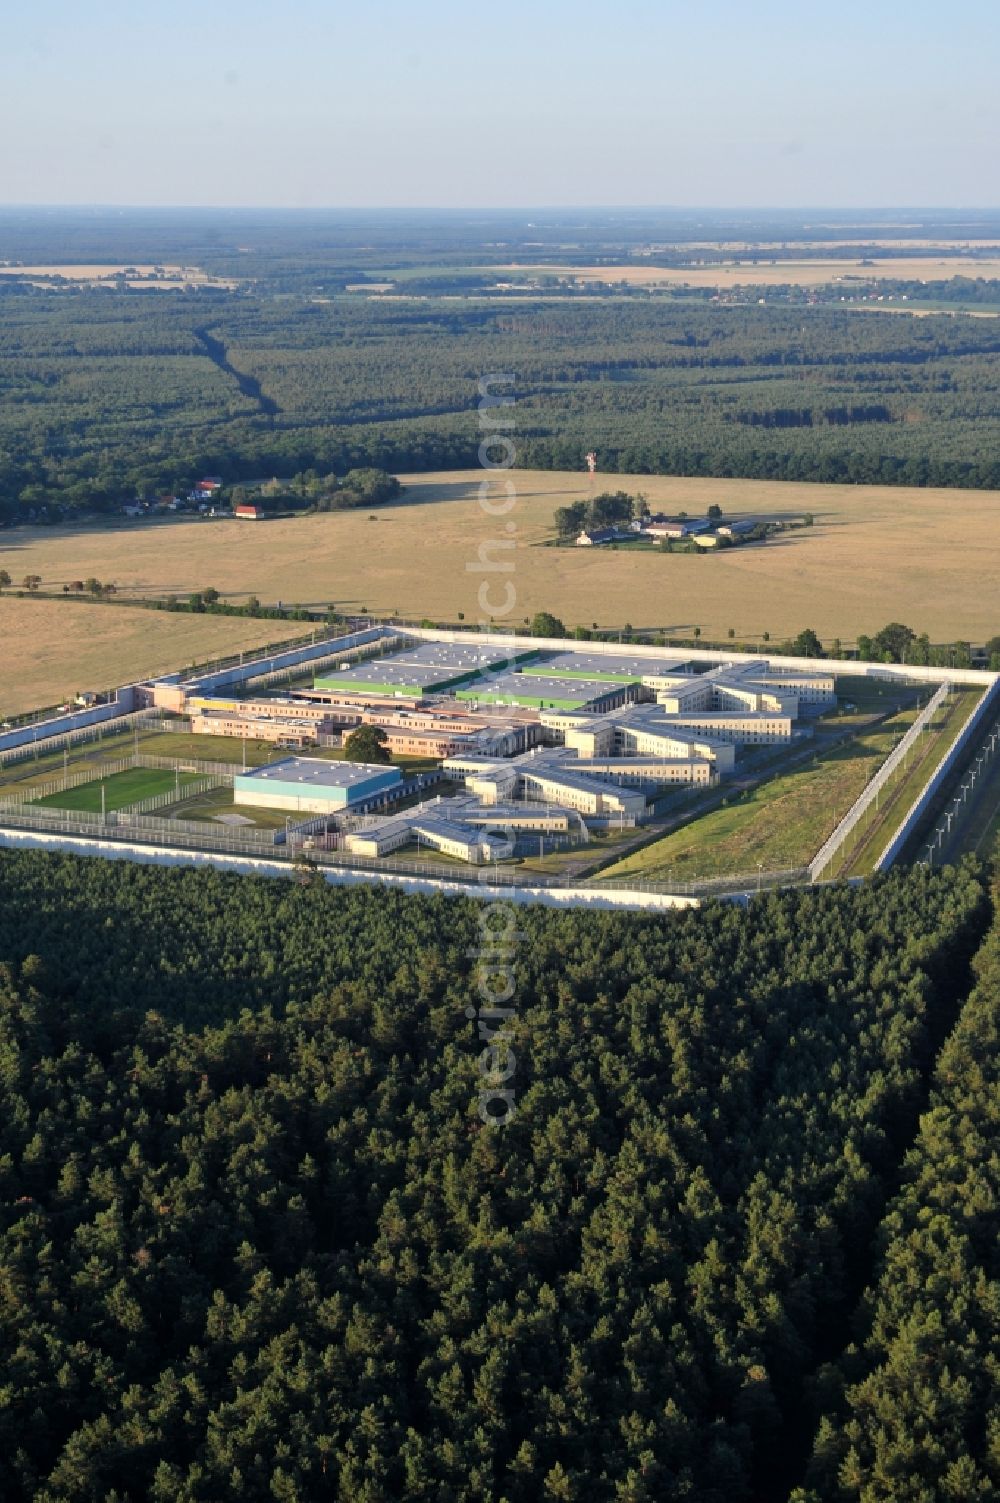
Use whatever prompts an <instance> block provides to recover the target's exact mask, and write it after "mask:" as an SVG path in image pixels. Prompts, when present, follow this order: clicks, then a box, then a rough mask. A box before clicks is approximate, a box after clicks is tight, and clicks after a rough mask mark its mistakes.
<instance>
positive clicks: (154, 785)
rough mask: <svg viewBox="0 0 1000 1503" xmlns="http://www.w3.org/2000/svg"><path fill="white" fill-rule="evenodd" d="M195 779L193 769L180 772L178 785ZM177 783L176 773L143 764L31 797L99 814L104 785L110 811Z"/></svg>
mask: <svg viewBox="0 0 1000 1503" xmlns="http://www.w3.org/2000/svg"><path fill="white" fill-rule="evenodd" d="M196 781H197V775H196V774H194V773H187V772H182V773H181V774H180V787H181V789H182V790H183V789H184V788H187V787H190V785H191V784H192V783H194V782H196ZM176 787H177V775H176V774H174V773H172V772H160V771H157V770H154V769H150V768H146V767H132V768H130V769H129V770H128V772H118V773H114V774H113V775H112V776H111V777H109V778H95V779H94V781H93V782H92V783H83V784H81V786H80V787H79V788H71V789H70V790H69V791H68V792H67V793H50V794H48V795H46V797H45V798H39V799H35V800H34V802H35V803H36V804H44V805H45V806H46V807H47V808H50V809H72V810H79V811H82V812H84V813H88V814H100V812H101V789H102V788H103V789H104V800H105V802H104V807H105V809H106V810H107V811H108V813H109V814H110V813H111V812H112V810H115V809H126V808H128V806H129V805H130V804H136V803H138V802H139V800H140V799H144V798H152V797H153V796H154V795H155V794H157V793H170V792H172V791H173V790H174V789H175V788H176Z"/></svg>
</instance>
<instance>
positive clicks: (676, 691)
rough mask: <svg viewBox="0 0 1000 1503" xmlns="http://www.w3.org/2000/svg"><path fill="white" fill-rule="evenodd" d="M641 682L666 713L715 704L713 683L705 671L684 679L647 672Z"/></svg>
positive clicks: (700, 708) (709, 707) (703, 708)
mask: <svg viewBox="0 0 1000 1503" xmlns="http://www.w3.org/2000/svg"><path fill="white" fill-rule="evenodd" d="M642 683H643V687H644V688H646V689H652V690H653V691H654V693H655V695H656V702H657V704H659V705H661V706H662V707H663V709H664V710H665V711H666V712H667V714H668V715H679V714H681V713H682V712H691V711H696V710H710V709H711V708H712V707H713V705H714V704H715V684H714V683H713V682H712V679H711V678H710V676H709V675H708V674H707V673H706V674H701V675H698V676H696V677H692V678H684V679H677V678H675V677H674V676H673V675H669V676H664V675H661V674H652V673H649V674H647V675H646V677H645V678H644V679H643V680H642Z"/></svg>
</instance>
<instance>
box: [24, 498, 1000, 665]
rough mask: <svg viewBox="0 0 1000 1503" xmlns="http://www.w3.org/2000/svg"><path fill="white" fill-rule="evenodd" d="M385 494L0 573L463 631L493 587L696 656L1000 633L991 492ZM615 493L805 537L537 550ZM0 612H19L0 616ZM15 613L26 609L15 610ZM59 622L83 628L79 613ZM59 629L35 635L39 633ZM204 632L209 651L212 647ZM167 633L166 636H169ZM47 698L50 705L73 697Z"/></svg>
mask: <svg viewBox="0 0 1000 1503" xmlns="http://www.w3.org/2000/svg"><path fill="white" fill-rule="evenodd" d="M402 478H403V480H404V483H405V487H406V490H405V500H404V502H403V503H402V504H398V505H391V506H382V507H379V508H378V509H377V510H374V511H372V512H368V511H367V510H362V511H352V512H332V513H327V514H321V515H308V516H301V517H295V518H290V519H287V520H275V521H267V522H262V523H252V524H247V523H241V522H235V521H230V520H227V521H224V522H213V523H204V522H193V521H192V522H186V521H176V522H171V523H169V524H163V525H157V526H143V525H136V524H133V525H131V526H129V525H126V526H125V527H121V528H117V529H108V528H106V527H92V528H79V527H73V528H69V529H59V528H46V529H44V530H39V529H14V530H10V531H8V532H7V533H5V534H0V545H2V546H0V565H2V564H4V563H6V566H7V568H8V569H9V571H10V573H11V574H12V575H14V577H15V578H19V577H22V576H23V575H24V574H25V573H27V572H36V573H38V574H40V575H41V577H42V580H43V588H46V589H61V587H62V584H63V583H65V582H67V581H69V580H72V579H74V578H79V577H86V576H87V575H90V574H93V575H96V576H97V577H98V578H101V579H109V580H113V581H114V582H115V583H116V585H117V586H118V588H119V591H123V592H125V593H130V594H135V595H137V596H142V597H147V598H148V597H159V596H163V595H167V594H178V595H184V594H186V593H187V592H189V591H191V590H197V589H204V588H206V587H209V586H212V587H214V588H215V589H218V590H220V591H221V592H222V594H223V596H224V597H225V598H227V599H230V600H234V601H242V600H245V599H246V598H247V596H248V595H249V594H251V593H255V594H257V595H258V596H259V597H260V598H261V600H263V601H264V602H265V603H267V602H273V601H275V600H278V599H281V600H283V601H285V602H292V601H294V602H296V603H298V604H310V605H323V606H325V605H326V604H328V603H329V602H331V601H333V602H334V603H335V604H336V605H337V608H338V609H341V610H346V611H354V610H362V609H364V608H367V609H368V610H369V611H370V612H372V613H373V614H375V615H382V616H393V615H397V614H400V615H405V616H408V617H410V618H413V617H416V618H420V617H422V616H424V615H426V616H430V617H431V618H433V619H441V620H448V619H450V620H454V619H455V617H456V613H457V612H458V611H461V612H463V614H464V616H465V620H466V622H467V623H468V624H470V625H474V624H475V623H476V622H477V621H478V620H479V618H480V615H481V612H480V609H479V606H478V603H477V594H478V591H479V587H480V585H481V583H482V582H483V580H484V579H492V583H493V588H492V590H491V593H490V595H489V596H488V597H487V598H488V599H492V600H495V601H503V600H504V598H505V592H504V589H503V584H502V582H503V581H504V580H505V579H507V578H509V579H510V580H511V581H512V582H513V585H514V589H515V592H516V606H515V609H514V610H513V612H512V613H511V614H510V615H509V616H507V617H504V618H501V617H499V616H498V618H497V624H508V625H511V626H515V625H520V624H521V623H522V621H523V620H524V619H525V618H530V617H531V616H532V615H533V614H534V613H535V612H536V611H539V610H548V611H551V612H553V613H554V614H555V615H556V616H558V617H559V618H560V619H561V620H562V621H563V622H564V623H565V624H566V626H567V627H569V628H573V627H575V626H578V625H582V626H587V627H589V626H591V625H592V624H593V623H594V622H595V621H596V622H597V624H598V625H599V626H600V627H601V628H616V627H617V628H621V627H623V626H625V625H626V624H630V625H632V626H634V627H635V628H637V629H639V628H662V629H665V630H667V631H668V632H670V633H674V634H677V635H684V634H685V633H689V632H692V631H693V629H694V628H695V627H699V628H700V629H701V633H702V635H703V636H704V637H705V638H706V639H717V640H721V639H725V637H726V635H727V632H728V631H729V629H730V628H733V629H734V631H735V633H736V636H737V638H738V639H740V640H751V641H752V640H753V639H754V638H755V637H760V636H762V634H763V633H764V632H768V633H769V634H770V638H771V640H772V642H773V641H777V640H779V639H781V638H783V637H787V636H790V635H795V634H796V633H798V632H799V631H801V630H802V629H803V628H804V627H806V626H811V627H812V628H813V629H814V630H815V631H816V632H818V633H819V635H820V636H821V637H823V638H825V639H826V640H828V641H829V640H832V639H833V638H835V637H840V638H841V639H842V640H843V641H844V642H849V641H851V640H852V639H853V638H854V637H855V636H856V635H857V634H858V633H859V632H860V633H864V632H871V631H873V630H877V629H878V628H879V627H880V626H882V625H884V623H885V622H886V621H888V620H899V621H903V622H906V623H907V624H908V625H910V626H912V627H913V628H914V629H915V630H916V631H918V632H920V631H926V632H928V633H929V635H930V636H931V638H932V640H934V641H953V640H955V639H967V640H971V641H974V642H982V641H985V640H987V639H988V638H989V637H991V636H993V635H994V634H996V632H997V631H998V629H1000V606H998V605H997V601H998V600H1000V492H997V491H990V492H977V493H975V494H970V493H968V492H962V491H959V492H956V491H947V490H935V489H925V488H918V487H913V488H905V487H898V486H891V487H890V486H843V485H811V484H801V483H800V484H797V483H794V482H777V481H739V480H707V479H685V478H681V477H674V476H652V475H598V476H597V477H595V479H594V480H593V481H591V480H590V479H589V478H588V477H587V476H585V475H580V474H576V473H566V472H551V471H530V470H524V471H514V472H512V473H511V475H510V476H509V477H508V476H498V477H496V483H497V485H498V486H502V485H503V483H504V482H505V480H506V479H508V478H509V479H510V480H511V482H512V483H513V484H514V485H515V486H516V489H517V500H516V504H515V506H514V507H513V508H512V509H511V511H510V512H509V513H507V514H506V516H505V517H504V519H503V520H498V519H497V518H496V517H490V516H489V515H488V514H487V512H486V511H485V510H484V509H483V507H482V506H481V505H480V503H479V499H478V497H479V487H480V485H481V483H482V481H483V479H484V472H483V471H482V470H463V471H452V472H442V473H432V474H421V475H404V476H403V477H402ZM619 488H622V489H625V490H628V491H630V492H633V493H638V492H642V493H643V494H644V495H645V496H646V497H647V498H648V501H649V504H650V506H651V508H652V509H653V510H657V509H663V510H670V511H674V512H676V511H679V510H686V511H687V512H688V513H689V514H690V515H691V516H703V515H704V513H705V511H706V509H707V508H708V507H709V506H710V505H712V504H719V505H721V506H722V507H723V509H724V511H725V512H726V513H727V514H732V515H737V516H754V517H772V518H776V519H784V520H795V519H800V518H802V517H803V516H804V515H806V514H810V515H812V516H813V518H814V525H813V526H811V527H804V528H797V529H796V530H794V531H792V532H789V533H787V534H784V535H779V536H778V537H776V538H773V539H771V540H770V541H768V543H767V544H766V545H764V546H759V547H758V546H752V545H751V546H746V547H741V548H735V549H730V550H727V551H726V552H724V553H720V554H717V555H713V556H711V557H701V556H694V555H686V554H666V553H663V552H661V551H660V550H659V549H656V548H650V549H649V551H648V553H646V552H640V551H638V550H636V549H629V550H622V551H618V552H616V551H614V550H611V549H608V548H562V547H559V548H555V547H549V546H547V544H548V543H550V542H551V540H552V538H553V514H554V512H555V510H556V508H557V507H559V506H565V505H566V504H567V503H569V502H571V501H574V500H578V499H581V498H583V499H585V498H586V497H587V496H588V495H593V494H595V493H597V492H599V491H602V490H608V489H611V490H615V489H619ZM502 494H503V492H502V491H500V490H498V492H497V495H498V496H502ZM511 520H513V521H514V524H515V527H516V529H517V530H516V534H515V538H516V543H517V546H516V548H515V549H513V550H511V551H507V552H505V553H504V555H503V557H504V560H505V561H511V562H513V566H514V567H513V570H512V571H509V572H507V573H497V574H494V575H492V576H491V575H489V574H484V573H483V572H481V571H477V561H478V559H479V550H480V548H481V547H486V548H487V549H488V548H489V546H490V543H491V541H493V542H495V541H496V540H497V539H498V538H507V537H508V534H506V533H505V532H504V531H503V526H504V522H506V521H511ZM496 556H497V555H494V557H496ZM498 580H499V581H501V584H500V587H499V588H498V587H497V581H498ZM3 608H4V609H8V610H14V609H16V608H17V607H16V605H15V603H14V602H10V601H4V602H3ZM23 609H24V610H28V609H41V608H40V607H35V606H30V605H29V604H27V603H25V605H24V606H23ZM51 609H52V611H53V612H56V613H58V612H59V611H61V610H63V609H64V608H63V607H62V606H61V605H53V606H52V608H51ZM65 609H66V610H70V609H72V608H71V607H68V606H67V607H66V608H65ZM75 609H78V610H86V611H87V619H88V620H92V619H93V620H96V619H97V618H96V617H93V615H92V610H93V608H91V607H82V606H80V607H76V608H75ZM123 616H124V618H125V619H124V620H120V619H119V618H121V617H123ZM71 619H73V618H72V617H68V616H59V615H58V614H56V615H54V616H53V617H52V620H53V622H54V623H56V622H66V621H69V620H71ZM112 620H113V621H114V622H115V623H117V629H118V630H119V631H123V632H126V633H127V632H128V631H129V630H130V627H129V621H130V620H131V618H130V617H129V615H128V613H123V612H122V610H121V609H120V608H117V607H116V608H115V612H114V614H113V617H112ZM131 629H134V631H135V633H136V634H137V637H138V638H139V639H140V640H141V639H142V637H143V634H144V633H146V632H149V633H153V634H154V635H155V633H157V632H165V633H166V634H167V636H166V638H165V640H164V650H163V651H161V650H160V641H159V639H158V638H157V639H156V640H155V641H154V640H152V639H150V646H151V652H150V653H149V654H146V655H145V657H144V660H143V661H142V662H141V663H140V662H138V661H136V660H135V659H134V658H129V659H128V661H129V662H130V663H131V664H133V665H134V667H132V668H130V669H129V670H128V671H146V670H147V669H148V668H149V667H150V666H159V667H163V666H166V664H167V661H168V659H169V657H170V653H171V652H173V651H174V644H175V643H176V648H177V651H179V652H180V654H181V655H182V656H183V654H184V651H185V646H186V643H187V641H188V640H189V639H188V637H187V636H186V635H185V634H186V633H188V632H190V633H194V634H195V635H194V636H193V638H192V639H191V641H192V646H191V652H194V650H195V644H197V643H199V642H201V641H202V638H201V636H200V635H199V634H200V633H202V632H204V633H205V634H206V639H205V640H206V648H207V650H208V651H211V650H213V647H214V643H215V641H216V640H219V641H221V642H224V643H229V642H233V643H235V645H236V646H242V645H249V641H250V640H252V633H253V632H254V631H256V630H257V629H258V628H255V627H254V626H253V624H252V623H249V622H245V623H239V624H237V623H235V622H230V623H223V622H214V623H213V622H211V621H208V620H205V619H201V620H197V619H196V620H192V619H191V618H181V620H180V621H178V618H176V617H165V618H164V617H161V616H159V615H157V616H148V615H146V614H145V613H144V614H143V616H142V617H141V621H139V622H135V621H132V624H131ZM61 630H62V628H60V627H59V626H58V625H56V626H55V633H56V635H55V638H54V639H53V641H52V648H53V651H54V653H55V655H56V663H55V664H54V665H50V666H56V667H58V652H57V651H56V649H57V648H58V646H59V644H60V642H61V636H60V632H61ZM259 630H260V631H261V632H262V633H263V636H262V637H259V638H258V639H257V640H263V639H264V638H265V637H266V636H267V633H268V630H269V628H268V627H267V626H266V625H265V626H262V627H261V628H259ZM216 631H217V632H218V633H219V637H218V638H214V637H213V636H212V635H211V634H212V633H213V632H216ZM241 631H246V632H248V638H247V643H246V644H244V643H243V642H242V641H240V640H239V633H240V632H241ZM174 632H178V633H180V635H179V636H178V637H176V638H175V637H174V636H173V635H172V633H174ZM226 632H231V633H232V635H231V636H225V635H224V633H226ZM65 635H67V636H68V635H69V632H65ZM182 644H183V645H182ZM24 645H25V647H27V646H28V645H29V644H28V643H27V642H25V644H24ZM122 651H123V652H124V648H123V649H122ZM141 655H142V654H140V656H141ZM90 661H91V662H92V663H93V661H94V660H93V659H90ZM43 666H44V664H43ZM95 672H96V664H95V665H94V667H93V668H92V669H91V671H90V672H85V673H84V674H83V676H84V678H93V677H94V674H95ZM106 678H107V673H106V672H105V673H104V674H102V675H100V679H101V682H104V681H105V679H106ZM47 682H49V683H50V684H51V683H52V680H51V678H48V679H47ZM58 682H59V687H58V689H57V690H56V692H57V693H61V692H64V689H65V688H66V687H69V688H72V687H74V686H75V685H74V683H71V684H70V685H69V686H66V685H65V684H64V682H63V680H62V679H61V678H60V679H59V681H58Z"/></svg>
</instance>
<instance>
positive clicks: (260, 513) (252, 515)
mask: <svg viewBox="0 0 1000 1503" xmlns="http://www.w3.org/2000/svg"><path fill="white" fill-rule="evenodd" d="M266 515H267V513H266V512H265V510H264V508H263V507H262V506H256V505H255V504H254V503H253V502H252V501H241V502H240V504H239V506H234V507H233V516H234V517H239V518H241V520H242V521H244V522H262V521H263V520H264V518H265V516H266Z"/></svg>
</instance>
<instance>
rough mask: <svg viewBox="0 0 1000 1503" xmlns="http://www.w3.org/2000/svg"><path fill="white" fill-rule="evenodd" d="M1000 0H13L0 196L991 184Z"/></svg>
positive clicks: (897, 197) (680, 199) (812, 193)
mask: <svg viewBox="0 0 1000 1503" xmlns="http://www.w3.org/2000/svg"><path fill="white" fill-rule="evenodd" d="M998 63H1000V3H998V0H951V3H949V4H944V3H942V0H864V3H863V0H838V3H837V4H835V5H831V6H829V7H823V8H822V9H820V8H819V7H816V6H813V5H810V4H808V3H806V0H714V3H713V4H710V5H700V4H697V3H695V0H684V3H678V0H646V3H643V0H618V3H610V4H609V3H605V4H601V5H598V4H592V3H590V0H573V3H570V0H533V3H528V0H510V3H508V4H507V5H501V6H496V7H491V6H485V5H482V4H474V3H462V4H458V3H455V0H428V3H425V4H423V5H420V4H416V3H413V0H369V3H368V4H367V5H362V4H358V3H354V4H351V5H347V4H345V3H340V0H285V3H284V4H281V3H278V0H172V3H170V4H162V5H158V6H155V7H153V6H150V7H148V8H147V7H146V6H144V5H143V4H142V0H139V3H136V0H129V3H127V4H126V3H125V0H34V3H26V0H11V3H10V4H9V5H8V6H6V7H5V14H4V19H3V31H2V34H0V132H2V134H0V141H3V143H4V145H3V147H2V148H0V202H7V203H122V204H156V203H175V204H274V205H279V204H280V205H309V206H320V205H359V206H368V205H390V204H398V205H465V204H476V205H482V204H489V205H518V206H521V205H532V204H548V205H563V204H698V205H717V204H725V205H731V204H764V205H768V206H782V205H788V206H797V205H812V204H824V205H859V206H878V205H882V204H907V205H912V204H920V205H931V204H944V205H958V204H961V205H989V206H995V205H997V204H1000V184H998V170H997V161H998V159H1000V151H998V148H1000V87H998V81H997V80H998Z"/></svg>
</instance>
